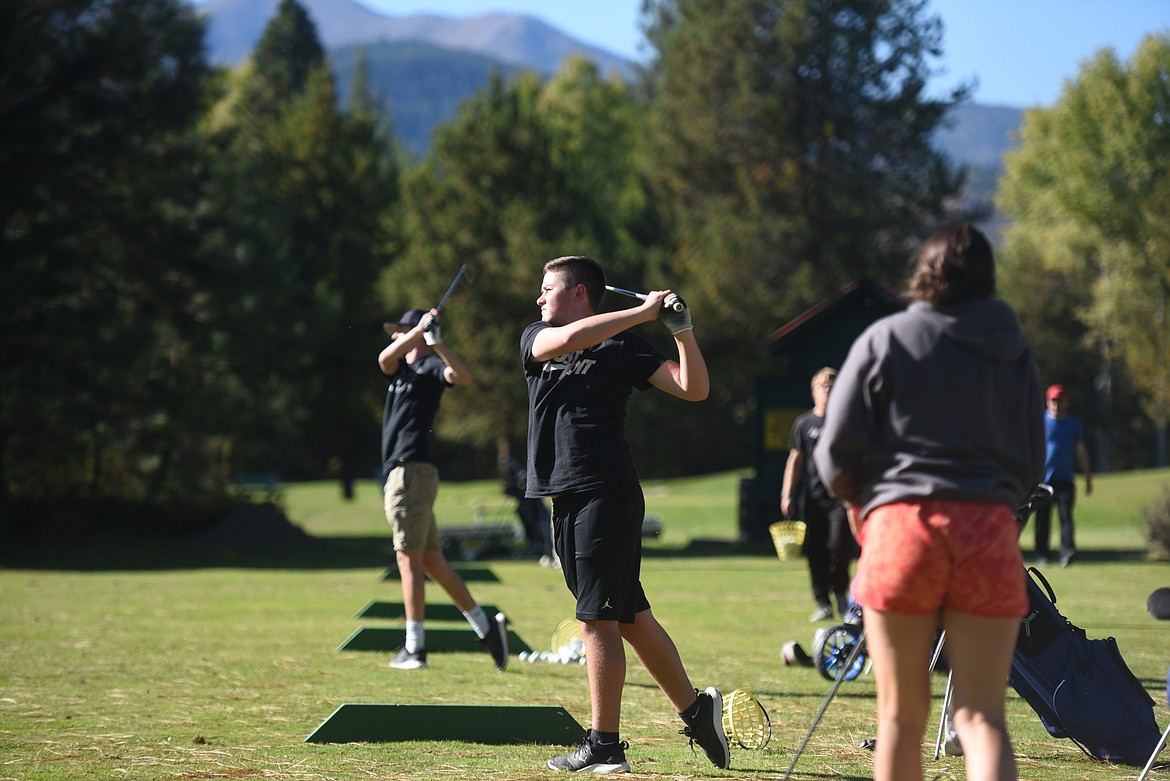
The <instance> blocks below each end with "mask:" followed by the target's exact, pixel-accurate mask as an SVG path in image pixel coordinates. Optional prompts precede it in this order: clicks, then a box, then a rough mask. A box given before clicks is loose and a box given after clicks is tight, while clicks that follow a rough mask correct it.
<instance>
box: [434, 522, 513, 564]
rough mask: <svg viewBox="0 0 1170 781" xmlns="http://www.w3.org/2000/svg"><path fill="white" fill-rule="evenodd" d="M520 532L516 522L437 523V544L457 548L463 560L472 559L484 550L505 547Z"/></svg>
mask: <svg viewBox="0 0 1170 781" xmlns="http://www.w3.org/2000/svg"><path fill="white" fill-rule="evenodd" d="M519 534H521V531H520V524H518V523H464V524H448V525H443V524H440V525H439V545H440V546H441V547H443V548H448V547H453V548H458V549H459V554H460V557H461V558H463V559H464V560H465V561H474V560H475V559H477V558H479V557H480V556H481V555H482V554H483V553H484V552H485V551H487V550H489V549H492V548H501V547H506V546H507V544H508V543H509V542H511V541H512V540H515V539H517V535H519Z"/></svg>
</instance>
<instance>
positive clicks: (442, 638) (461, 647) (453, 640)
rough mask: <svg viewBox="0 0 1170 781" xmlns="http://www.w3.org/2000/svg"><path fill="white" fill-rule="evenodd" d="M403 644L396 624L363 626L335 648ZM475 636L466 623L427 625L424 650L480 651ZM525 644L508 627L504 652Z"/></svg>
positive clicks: (378, 648)
mask: <svg viewBox="0 0 1170 781" xmlns="http://www.w3.org/2000/svg"><path fill="white" fill-rule="evenodd" d="M405 643H406V629H404V628H399V627H380V626H363V627H361V628H360V629H358V630H357V631H356V632H354V633H353V634H352V635H350V636H349V639H347V640H346V641H345V642H344V643H342V644H341V645H339V646H338V647H337V650H338V651H386V652H390V651H393V650H394V649H395V648H401V647H402V646H403V645H404V644H405ZM482 650H483V646H482V645H480V644H479V638H477V637H476V636H475V632H473V631H471V627H470V626H466V627H460V628H458V629H444V628H440V627H435V628H431V627H427V653H429V654H430V653H442V652H444V651H482ZM531 650H532V649H531V648H529V647H528V643H526V642H524V641H523V640H521V639H520V636H519V635H517V634H516V633H515V632H513V631H512V630H511V629H509V630H508V655H509V656H515V655H516V654H518V653H520V652H521V651H531Z"/></svg>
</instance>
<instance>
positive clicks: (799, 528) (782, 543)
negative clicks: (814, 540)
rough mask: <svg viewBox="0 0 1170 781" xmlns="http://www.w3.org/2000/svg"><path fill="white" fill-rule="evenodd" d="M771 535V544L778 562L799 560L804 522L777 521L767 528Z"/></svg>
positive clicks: (802, 542) (802, 543)
mask: <svg viewBox="0 0 1170 781" xmlns="http://www.w3.org/2000/svg"><path fill="white" fill-rule="evenodd" d="M768 531H770V532H771V533H772V544H773V545H775V546H776V555H777V556H779V557H780V561H788V560H789V559H796V558H800V550H801V547H802V546H803V545H804V521H778V522H776V523H774V524H772V525H771V526H769V527H768Z"/></svg>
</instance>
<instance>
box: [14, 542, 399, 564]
mask: <svg viewBox="0 0 1170 781" xmlns="http://www.w3.org/2000/svg"><path fill="white" fill-rule="evenodd" d="M309 539H310V540H311V542H306V543H303V544H301V545H299V546H298V547H296V548H279V547H275V548H268V549H265V548H258V547H251V546H243V547H226V546H225V547H206V546H201V545H196V544H194V543H192V542H191V541H190V540H159V539H143V538H135V537H123V538H115V537H110V538H102V539H91V540H89V541H86V542H80V543H78V542H63V543H52V544H50V543H30V544H22V545H5V546H4V547H3V549H2V550H0V567H3V568H7V569H28V570H71V571H78V572H102V571H115V570H117V571H152V570H181V569H215V568H224V567H232V568H248V569H303V570H319V569H371V568H378V569H384V568H386V567H387V566H388V565H389V564H390V562H393V561H394V551H393V548H392V545H391V541H390V537H389V535H387V536H385V537H334V538H328V539H319V538H309Z"/></svg>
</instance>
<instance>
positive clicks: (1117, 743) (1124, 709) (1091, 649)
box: [1010, 567, 1161, 767]
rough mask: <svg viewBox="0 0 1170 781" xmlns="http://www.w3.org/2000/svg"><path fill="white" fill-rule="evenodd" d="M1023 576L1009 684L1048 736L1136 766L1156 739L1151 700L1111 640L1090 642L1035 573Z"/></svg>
mask: <svg viewBox="0 0 1170 781" xmlns="http://www.w3.org/2000/svg"><path fill="white" fill-rule="evenodd" d="M1028 574H1029V577H1028V600H1029V603H1030V604H1029V606H1028V614H1027V615H1026V616H1025V617H1024V618H1023V619H1022V621H1021V622H1020V637H1019V640H1018V641H1017V643H1016V650H1015V654H1014V656H1013V658H1012V673H1011V680H1010V683H1011V685H1012V688H1014V689H1015V690H1016V692H1017V693H1019V695H1020V696H1021V697H1023V698H1024V699H1025V700H1026V701H1027V702H1028V704H1029V705H1031V706H1032V709H1033V710H1035V711H1036V714H1037V715H1038V716H1039V717H1040V721H1041V722H1043V724H1044V727H1045V728H1046V729H1047V730H1048V733H1049V734H1050V735H1052V736H1053V737H1055V738H1068V739H1070V740H1071V741H1073V742H1074V743H1076V744H1077V745H1078V746H1080V747H1081V749H1082V750H1083V751H1085V753H1087V754H1089V755H1090V756H1092V757H1095V758H1096V759H1099V760H1104V761H1108V762H1116V763H1120V764H1125V765H1134V766H1137V767H1141V766H1142V765H1144V764H1145V762H1146V760H1147V759H1148V758H1149V756H1150V753H1151V752H1152V751H1153V750H1154V747H1155V746H1156V745H1157V744H1158V741H1159V739H1160V738H1161V730H1160V729H1159V728H1158V725H1157V723H1156V722H1155V721H1154V700H1153V698H1151V697H1150V695H1149V694H1148V693H1147V692H1146V690H1145V688H1144V687H1143V686H1142V684H1141V682H1140V681H1139V680H1138V679H1137V678H1136V677H1134V674H1133V673H1132V672H1130V670H1129V667H1127V666H1126V664H1125V660H1124V659H1122V658H1121V652H1120V651H1119V650H1118V648H1117V641H1116V640H1114V639H1113V638H1112V637H1108V638H1105V639H1103V640H1090V639H1089V638H1088V637H1087V636H1086V634H1085V630H1083V629H1081V628H1080V627H1077V626H1074V625H1073V624H1072V623H1071V622H1070V621H1069V620H1068V619H1067V618H1065V617H1064V616H1063V615H1061V613H1060V611H1058V610H1057V609H1056V595H1055V594H1054V593H1053V592H1052V587H1051V586H1049V585H1048V581H1047V580H1045V579H1044V576H1043V575H1041V574H1040V572H1039V570H1037V569H1036V568H1035V567H1031V568H1029V569H1028ZM1041 584H1042V585H1043V588H1041Z"/></svg>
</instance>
